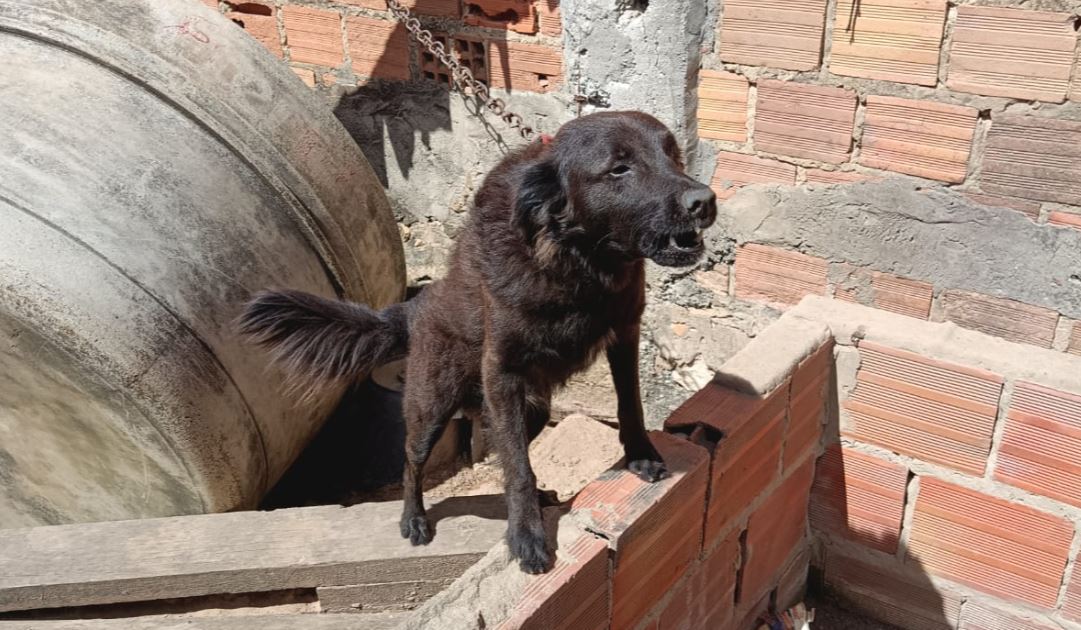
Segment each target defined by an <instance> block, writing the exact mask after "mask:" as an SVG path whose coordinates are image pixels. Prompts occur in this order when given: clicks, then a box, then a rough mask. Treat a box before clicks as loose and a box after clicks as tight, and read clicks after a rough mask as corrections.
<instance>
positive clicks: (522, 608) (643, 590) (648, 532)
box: [409, 322, 833, 630]
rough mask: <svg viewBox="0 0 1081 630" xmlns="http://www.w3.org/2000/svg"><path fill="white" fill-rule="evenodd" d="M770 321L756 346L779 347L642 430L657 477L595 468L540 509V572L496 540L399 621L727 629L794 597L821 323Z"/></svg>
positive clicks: (803, 553)
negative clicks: (543, 545)
mask: <svg viewBox="0 0 1081 630" xmlns="http://www.w3.org/2000/svg"><path fill="white" fill-rule="evenodd" d="M771 331H773V332H767V334H765V335H763V339H762V343H764V344H766V345H768V346H769V347H771V348H773V347H777V346H780V345H783V346H784V348H783V349H782V350H781V351H779V352H771V353H770V355H769V356H766V357H763V360H762V361H761V362H759V364H758V365H756V366H754V369H749V370H747V371H746V373H745V375H744V377H738V378H737V377H736V376H735V375H730V378H729V379H728V381H726V382H725V383H722V382H714V383H711V384H710V385H708V386H707V387H706V388H704V389H702V390H701V391H699V392H698V393H697V394H696V395H694V396H693V397H691V399H690V400H688V401H687V402H686V403H685V404H684V405H683V406H681V407H680V408H679V409H677V410H676V411H675V412H674V413H673V414H672V415H671V417H669V419H668V421H667V422H666V424H665V430H664V431H656V432H653V433H652V439H653V442H654V444H655V445H656V446H657V448H658V449H659V450H660V452H661V453H662V455H663V456H664V458H665V461H666V462H667V464H668V468H669V471H670V472H671V476H670V477H669V478H667V479H665V480H663V481H661V482H658V483H654V484H650V483H646V482H644V481H642V480H640V479H639V478H638V477H636V476H635V475H633V474H632V473H630V472H628V471H626V470H624V469H623V468H622V467H617V468H614V469H612V470H609V471H608V472H606V473H605V474H603V475H602V476H601V477H600V478H598V479H597V480H595V481H593V482H591V483H590V484H588V485H587V486H586V487H585V488H584V489H583V490H582V491H581V492H580V493H579V494H578V495H577V496H576V497H575V498H574V499H573V500H572V502H571V504H570V508H569V511H567V512H566V513H562V514H561V513H556V512H550V514H549V517H550V518H551V519H552V520H553V528H555V529H556V532H555V534H554V537H555V539H556V540H557V541H558V550H559V551H558V554H557V557H558V560H557V563H556V566H555V568H554V569H553V570H552V571H551V572H549V573H547V574H544V575H541V576H535V577H533V576H523V574H521V572H520V571H519V570H518V569H517V566H516V565H515V564H514V563H513V562H512V561H511V560H510V558H509V556H508V555H507V553H506V549H505V546H503V545H500V546H499V547H497V548H496V549H493V550H492V552H490V553H489V556H488V557H487V558H486V559H485V560H482V561H481V562H480V563H478V564H477V565H476V566H474V567H473V568H472V569H470V570H469V571H467V572H466V573H465V574H464V575H463V576H462V577H461V578H460V579H459V580H458V581H457V582H456V583H455V584H454V585H452V586H451V587H450V588H449V589H447V590H446V591H444V592H443V593H440V594H439V595H437V596H436V597H434V598H433V599H432V600H430V601H429V602H428V603H427V604H425V606H424V607H423V608H422V609H421V610H419V611H418V614H417V616H416V617H415V618H414V619H413V620H412V621H411V622H410V623H411V624H412V625H411V626H409V627H411V628H423V627H460V626H458V625H456V624H458V623H461V622H460V620H461V619H463V618H466V617H468V618H471V619H476V618H480V619H484V620H485V624H487V625H488V626H489V627H496V628H500V629H501V630H509V629H512V628H515V629H517V628H531V629H532V628H535V629H538V630H539V629H542V628H543V629H545V630H550V629H555V628H567V629H572V628H573V629H575V630H578V629H582V630H585V629H603V628H612V629H613V630H624V629H625V630H633V629H650V630H653V629H656V630H660V629H666V630H667V629H677V628H683V629H692V628H710V629H720V630H724V629H728V628H731V629H733V630H735V629H745V628H750V627H755V623H754V622H755V621H756V619H757V618H758V617H759V615H761V614H763V613H765V612H766V611H767V610H768V609H769V608H770V606H771V605H776V606H779V607H785V606H787V605H789V604H792V603H795V602H797V601H799V599H800V598H801V596H802V593H803V589H804V586H805V584H806V576H807V571H808V565H809V562H810V558H811V538H810V535H809V527H808V511H807V506H808V501H809V496H810V492H811V486H812V480H813V474H814V467H815V458H816V456H817V455H818V452H819V450H820V449H819V443H820V439H821V435H822V431H821V428H822V426H823V423H824V420H825V418H826V414H825V406H826V401H827V392H828V391H829V390H828V388H829V385H830V379H829V374H830V365H831V359H832V356H833V354H832V342H831V341H830V338H829V334H828V330H827V329H826V327H825V326H824V325H821V324H807V323H802V322H801V323H799V324H798V325H797V326H796V327H795V329H794V330H790V329H789V328H788V327H785V326H781V327H779V328H775V329H771ZM793 336H795V337H798V339H796V340H795V343H787V342H788V341H790V340H792V339H791V338H792V337H793ZM508 602H512V603H513V604H512V605H508V604H507V603H508ZM492 624H494V625H492ZM461 627H464V626H461Z"/></svg>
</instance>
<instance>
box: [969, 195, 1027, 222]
mask: <svg viewBox="0 0 1081 630" xmlns="http://www.w3.org/2000/svg"><path fill="white" fill-rule="evenodd" d="M965 196H966V197H968V198H969V199H971V200H973V201H975V202H976V203H980V204H983V205H985V206H992V207H996V208H1009V209H1010V210H1016V211H1018V212H1020V213H1021V214H1023V215H1025V216H1026V217H1028V218H1030V219H1032V220H1033V221H1035V220H1036V219H1038V218H1040V204H1038V203H1033V202H1031V201H1025V200H1024V199H1014V198H1012V197H999V196H996V195H985V194H983V193H974V192H967V193H965Z"/></svg>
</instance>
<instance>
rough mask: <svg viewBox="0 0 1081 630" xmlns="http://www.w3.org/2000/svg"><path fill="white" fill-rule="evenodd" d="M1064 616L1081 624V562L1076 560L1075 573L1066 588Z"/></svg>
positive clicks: (1063, 607)
mask: <svg viewBox="0 0 1081 630" xmlns="http://www.w3.org/2000/svg"><path fill="white" fill-rule="evenodd" d="M1062 616H1063V617H1066V618H1067V619H1073V620H1074V621H1077V622H1081V562H1078V558H1076V557H1075V558H1074V565H1073V573H1072V574H1071V575H1070V581H1069V583H1068V584H1067V586H1066V601H1065V602H1064V603H1063V604H1062Z"/></svg>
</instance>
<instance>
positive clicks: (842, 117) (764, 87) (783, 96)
mask: <svg viewBox="0 0 1081 630" xmlns="http://www.w3.org/2000/svg"><path fill="white" fill-rule="evenodd" d="M855 120H856V93H855V92H853V91H852V90H846V89H843V88H836V87H828V86H822V85H804V84H800V83H792V82H789V81H775V80H770V79H763V80H761V81H759V82H758V98H757V101H756V104H755V122H754V146H755V149H757V150H759V151H766V152H768V153H778V154H781V155H790V156H792V157H800V158H807V159H809V160H818V161H820V162H828V163H831V164H840V163H841V162H845V161H847V160H848V154H849V151H851V149H852V126H853V124H854V123H855Z"/></svg>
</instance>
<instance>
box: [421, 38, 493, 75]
mask: <svg viewBox="0 0 1081 630" xmlns="http://www.w3.org/2000/svg"><path fill="white" fill-rule="evenodd" d="M432 39H433V40H435V41H437V42H439V43H441V44H443V47H444V49H446V50H453V51H454V55H455V57H456V58H457V59H458V63H459V64H461V65H462V66H465V67H466V68H469V71H470V72H472V73H473V77H474V78H475V79H477V80H478V81H481V82H483V83H488V52H487V48H486V47H485V44H484V41H483V40H481V39H478V38H476V37H468V36H465V35H455V36H453V37H450V36H448V35H447V34H446V33H433V34H432ZM420 72H421V75H422V76H423V77H424V78H425V79H428V80H429V81H437V82H439V83H442V84H443V85H446V86H447V87H450V86H451V85H452V80H451V76H450V69H449V68H447V67H446V66H445V65H444V64H443V62H442V61H440V60H439V59H437V58H436V56H435V55H433V54H432V53H430V52H427V51H424V50H422V51H421V53H420Z"/></svg>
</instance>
